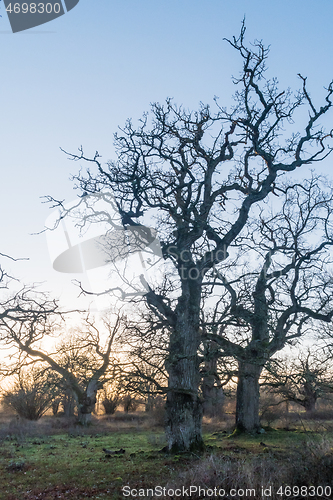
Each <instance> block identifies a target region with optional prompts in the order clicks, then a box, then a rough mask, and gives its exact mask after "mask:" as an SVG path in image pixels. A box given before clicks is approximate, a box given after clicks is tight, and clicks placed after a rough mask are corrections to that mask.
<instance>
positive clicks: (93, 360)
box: [2, 316, 121, 425]
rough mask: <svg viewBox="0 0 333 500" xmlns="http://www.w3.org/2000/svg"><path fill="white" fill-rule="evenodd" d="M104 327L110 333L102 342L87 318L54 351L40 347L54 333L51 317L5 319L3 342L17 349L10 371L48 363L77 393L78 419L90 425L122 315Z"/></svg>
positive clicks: (90, 320) (97, 331)
mask: <svg viewBox="0 0 333 500" xmlns="http://www.w3.org/2000/svg"><path fill="white" fill-rule="evenodd" d="M105 326H106V328H107V336H106V340H105V341H103V340H102V339H101V334H100V332H99V329H98V328H97V327H96V325H95V324H94V321H93V320H92V319H90V318H89V317H87V318H86V319H85V324H84V325H81V326H80V327H79V328H78V329H77V331H76V332H75V337H73V338H72V340H71V341H69V342H67V343H66V342H62V343H60V345H59V346H58V347H56V348H55V352H53V353H49V352H47V351H45V350H43V349H42V348H41V347H40V343H41V342H42V341H43V340H45V338H46V336H52V335H54V325H53V324H52V323H50V318H49V316H45V317H36V318H35V317H32V318H31V319H29V318H28V319H27V320H25V321H24V322H20V321H17V320H16V321H13V320H10V321H8V320H6V321H5V322H4V323H3V325H2V332H3V333H2V334H3V341H4V342H5V344H6V345H7V346H8V347H14V348H16V351H17V352H18V354H17V356H16V360H15V359H14V355H13V356H12V365H11V373H15V372H16V371H18V370H19V369H20V367H22V366H26V365H30V364H33V363H35V362H41V361H42V362H44V363H45V364H47V365H48V366H49V367H50V368H51V369H52V370H54V371H55V372H57V373H58V374H59V375H60V376H61V377H62V379H63V381H64V383H65V385H66V386H67V388H68V389H69V390H70V391H71V392H72V393H73V394H74V397H75V399H76V403H77V407H78V419H79V422H80V423H81V424H82V425H87V424H89V423H90V421H91V412H92V411H93V410H94V408H95V404H96V395H97V391H98V390H99V389H101V388H102V387H103V382H105V381H106V380H107V370H108V367H109V365H110V363H111V361H112V356H111V348H112V343H113V341H114V339H115V337H116V335H117V334H119V331H120V328H121V318H120V316H117V317H116V319H115V321H114V322H113V324H112V323H108V322H105ZM103 344H104V345H103Z"/></svg>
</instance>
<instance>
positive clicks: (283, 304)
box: [207, 177, 333, 432]
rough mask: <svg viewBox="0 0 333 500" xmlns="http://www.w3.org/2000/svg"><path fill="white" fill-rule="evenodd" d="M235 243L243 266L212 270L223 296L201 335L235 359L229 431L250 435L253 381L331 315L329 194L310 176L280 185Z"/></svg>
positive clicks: (332, 202) (332, 204)
mask: <svg viewBox="0 0 333 500" xmlns="http://www.w3.org/2000/svg"><path fill="white" fill-rule="evenodd" d="M235 243H236V246H238V248H240V249H242V251H243V252H244V251H245V252H246V253H245V257H246V259H245V262H244V265H243V267H242V266H241V265H240V263H239V264H238V265H234V266H232V267H231V268H230V269H229V270H226V269H225V270H224V271H225V274H222V272H221V273H220V272H219V271H217V273H216V277H215V284H217V283H218V282H219V283H220V286H221V288H222V290H224V291H223V292H222V293H221V296H220V298H219V302H218V303H217V310H219V311H220V316H218V314H217V311H215V317H214V321H212V322H211V324H210V328H212V327H214V329H215V331H216V330H217V329H218V331H217V333H212V332H211V333H209V330H207V332H208V333H207V338H209V339H211V340H214V341H215V342H216V343H217V344H218V345H219V346H220V347H221V348H222V355H224V356H225V355H231V356H234V357H235V358H236V359H237V361H238V385H237V407H236V427H237V431H248V432H253V431H258V430H260V428H261V426H260V420H259V378H260V375H261V372H262V370H263V368H264V366H265V365H266V363H267V362H268V361H269V359H270V358H271V357H272V356H273V355H274V354H275V353H276V352H277V351H279V350H281V349H282V348H283V347H284V346H285V345H286V344H288V343H293V342H295V341H297V340H299V339H300V337H301V336H302V335H304V334H306V333H307V330H308V329H309V327H310V326H311V325H312V323H313V321H316V322H320V321H323V322H327V323H329V322H330V321H331V319H332V317H333V300H332V296H333V277H332V274H331V272H330V267H331V265H332V258H331V253H330V250H331V248H332V247H333V192H332V190H331V189H330V188H329V187H325V186H324V183H323V182H322V181H321V180H320V179H317V178H314V177H313V178H312V179H310V180H309V181H303V184H302V185H300V184H294V185H292V186H288V187H287V188H286V189H285V190H284V189H283V188H282V187H281V191H280V200H277V201H276V208H275V209H274V210H273V211H267V210H266V211H264V210H261V211H260V213H259V216H258V217H257V218H256V219H254V220H253V221H252V224H249V226H248V234H247V235H246V234H244V233H243V235H242V236H241V238H239V239H238V240H237V239H236V240H235ZM238 258H239V257H238ZM236 261H237V258H236ZM242 269H243V272H241V270H242ZM217 318H218V319H217Z"/></svg>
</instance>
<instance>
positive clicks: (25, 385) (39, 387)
mask: <svg viewBox="0 0 333 500" xmlns="http://www.w3.org/2000/svg"><path fill="white" fill-rule="evenodd" d="M52 401H53V394H52V391H50V388H49V386H48V384H47V383H46V381H45V378H43V376H42V375H41V372H40V371H38V370H30V372H28V373H19V374H18V375H17V380H16V382H15V383H14V385H13V388H12V389H10V390H8V391H6V392H5V393H4V395H3V399H2V402H3V404H4V405H5V406H7V407H8V408H10V409H12V410H14V411H15V412H16V413H17V414H18V415H19V416H20V417H23V418H25V419H27V420H38V419H39V418H40V417H41V416H42V415H44V413H45V412H46V411H47V410H48V409H49V408H50V407H51V406H52Z"/></svg>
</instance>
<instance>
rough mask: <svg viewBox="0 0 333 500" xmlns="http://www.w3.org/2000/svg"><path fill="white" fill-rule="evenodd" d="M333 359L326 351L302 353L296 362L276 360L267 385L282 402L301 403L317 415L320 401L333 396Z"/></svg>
mask: <svg viewBox="0 0 333 500" xmlns="http://www.w3.org/2000/svg"><path fill="white" fill-rule="evenodd" d="M330 365H331V357H330V356H329V357H328V356H327V354H326V353H325V352H324V351H323V350H322V351H319V350H314V349H312V352H311V351H310V350H308V351H307V352H300V353H299V354H298V356H297V357H296V358H295V357H294V358H292V357H285V358H282V359H281V358H279V359H274V360H272V362H271V363H269V366H268V371H267V373H266V376H265V377H264V381H263V385H264V386H265V387H267V388H268V390H269V392H271V393H272V394H276V395H278V396H280V398H281V400H282V401H286V402H293V403H297V404H299V405H300V406H302V407H303V408H304V409H305V411H306V412H311V411H314V410H315V408H316V403H317V400H318V399H319V398H324V399H325V397H327V395H328V394H332V392H333V384H332V373H331V366H330Z"/></svg>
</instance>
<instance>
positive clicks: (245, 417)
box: [236, 361, 263, 433]
mask: <svg viewBox="0 0 333 500" xmlns="http://www.w3.org/2000/svg"><path fill="white" fill-rule="evenodd" d="M262 368H263V367H262V366H261V365H260V364H255V362H253V363H251V362H244V361H239V362H238V384H237V403H236V432H251V433H252V432H259V431H260V430H261V425H260V418H259V378H260V374H261V371H262Z"/></svg>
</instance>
